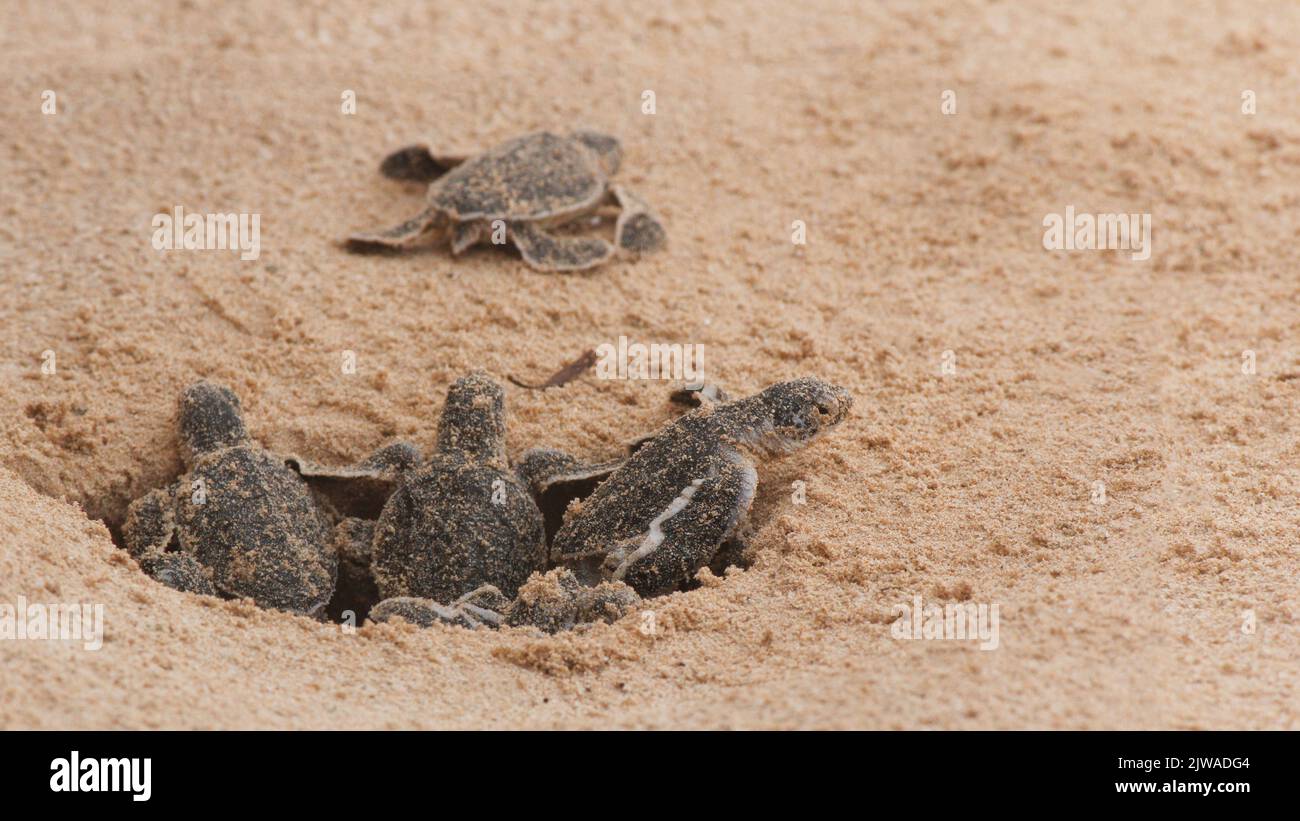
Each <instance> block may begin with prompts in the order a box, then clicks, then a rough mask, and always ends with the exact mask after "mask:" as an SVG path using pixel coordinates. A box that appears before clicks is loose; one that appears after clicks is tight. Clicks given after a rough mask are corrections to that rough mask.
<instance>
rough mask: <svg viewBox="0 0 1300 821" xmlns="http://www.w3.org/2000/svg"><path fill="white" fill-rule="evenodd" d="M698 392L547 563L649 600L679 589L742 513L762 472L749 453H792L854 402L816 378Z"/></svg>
mask: <svg viewBox="0 0 1300 821" xmlns="http://www.w3.org/2000/svg"><path fill="white" fill-rule="evenodd" d="M696 393H697V394H698V396H699V399H701V400H705V401H703V402H702V406H701V407H700V409H699V410H696V411H694V412H692V413H689V414H687V415H686V416H683V417H681V418H680V419H678V420H676V421H675V422H672V423H670V424H669V425H668V426H666V427H665V428H663V429H662V430H661V431H660V432H659V433H657V434H655V435H654V436H652V437H648V438H646V439H643V440H641V442H640V443H639V447H638V448H637V449H636V451H635V452H634V453H633V454H632V455H631V456H630V457H629V458H628V459H627V461H626V462H624V463H623V464H622V465H621V466H619V467H618V468H617V469H616V470H614V471H613V473H612V474H610V475H609V478H607V479H605V480H604V481H603V482H601V483H600V484H599V485H598V486H597V487H596V489H595V491H594V492H593V493H592V494H591V496H590V497H588V498H587V499H585V500H584V501H583V502H582V503H581V505H580V506H578V507H577V508H576V509H574V510H570V511H569V513H568V515H566V516H565V518H564V522H563V525H562V526H561V527H560V528H559V532H558V533H557V534H556V535H555V539H554V541H553V543H552V545H551V560H552V561H553V562H555V563H557V564H558V563H562V564H564V565H566V566H568V567H570V568H571V569H572V570H573V571H574V574H575V575H576V577H577V579H578V580H579V581H581V582H582V583H584V584H587V585H595V584H597V583H599V582H600V581H602V580H613V581H623V582H626V583H627V584H628V585H630V586H631V587H632V588H633V589H634V590H636V592H637V593H638V594H640V595H642V596H647V597H648V596H657V595H662V594H664V593H668V592H671V591H673V590H676V589H678V588H680V587H681V586H682V585H683V584H685V583H687V582H688V581H690V580H691V579H692V578H694V576H695V574H696V572H698V571H699V569H700V568H701V567H703V566H705V565H707V564H709V562H710V560H712V559H713V557H714V555H715V554H716V553H717V552H718V550H719V548H720V547H721V546H722V545H723V543H724V542H725V541H726V540H727V539H728V538H729V537H731V536H732V535H734V534H735V533H736V531H737V529H738V527H739V526H740V525H741V523H742V521H743V519H744V517H745V515H746V514H747V513H748V511H749V507H750V504H751V503H752V502H753V500H754V493H755V490H756V489H757V487H758V473H757V471H756V470H755V467H754V464H753V462H752V461H751V460H750V458H747V456H754V457H775V456H780V455H783V454H787V453H790V452H792V451H795V450H798V449H799V448H802V447H804V446H805V445H807V444H808V443H809V442H811V441H813V440H814V439H815V438H816V437H817V436H819V435H820V434H822V433H824V432H825V431H827V430H828V429H830V428H831V427H834V426H835V425H837V424H839V423H840V422H841V421H842V420H843V419H844V418H845V417H846V416H847V415H848V412H849V409H850V408H851V407H852V405H853V398H852V396H851V395H850V394H849V392H848V391H846V390H845V389H843V388H841V387H838V386H835V385H831V384H828V383H826V382H822V381H821V380H818V379H813V378H804V379H795V380H792V381H789V382H780V383H777V384H775V385H772V386H771V387H769V388H767V389H765V390H763V391H761V392H760V393H757V394H755V395H753V396H750V397H746V398H744V399H738V400H735V401H731V402H715V401H707V400H708V399H709V396H708V394H707V393H705V392H703V391H696ZM716 395H717V394H715V396H716ZM571 469H572V466H570V470H571Z"/></svg>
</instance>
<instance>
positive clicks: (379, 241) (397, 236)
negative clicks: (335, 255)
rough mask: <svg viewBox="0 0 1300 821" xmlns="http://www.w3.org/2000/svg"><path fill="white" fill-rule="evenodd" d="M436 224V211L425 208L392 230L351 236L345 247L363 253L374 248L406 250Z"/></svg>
mask: <svg viewBox="0 0 1300 821" xmlns="http://www.w3.org/2000/svg"><path fill="white" fill-rule="evenodd" d="M437 224H438V212H437V210H435V209H433V208H425V209H424V210H423V211H421V212H420V213H419V214H416V215H415V216H414V217H411V218H410V219H409V220H407V221H405V222H403V223H402V224H401V225H394V226H393V227H392V228H388V229H386V230H383V231H378V232H375V233H361V234H353V235H352V236H350V237H348V241H347V246H348V249H349V250H352V251H365V250H369V249H372V248H376V247H378V248H406V247H408V246H410V245H413V244H415V243H416V242H417V241H418V240H419V239H420V238H421V237H423V236H424V235H425V234H427V233H430V232H431V231H433V229H434V228H435V227H436V226H437Z"/></svg>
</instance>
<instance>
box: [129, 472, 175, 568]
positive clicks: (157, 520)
mask: <svg viewBox="0 0 1300 821" xmlns="http://www.w3.org/2000/svg"><path fill="white" fill-rule="evenodd" d="M176 488H177V485H176V484H172V485H171V486H170V487H165V488H154V489H153V490H151V491H149V492H148V493H146V494H145V495H143V496H141V497H140V498H139V499H136V500H135V501H134V502H132V503H131V504H130V506H129V507H127V509H126V521H124V522H123V523H122V540H123V541H124V542H126V552H127V553H130V554H131V558H133V559H135V560H136V561H137V562H138V561H142V560H143V559H144V558H145V557H146V556H149V555H152V554H155V553H165V552H166V551H167V550H168V548H169V547H170V546H171V544H172V541H173V540H174V539H175V538H176Z"/></svg>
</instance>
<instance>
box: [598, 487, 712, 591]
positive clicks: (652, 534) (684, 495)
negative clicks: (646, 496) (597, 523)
mask: <svg viewBox="0 0 1300 821" xmlns="http://www.w3.org/2000/svg"><path fill="white" fill-rule="evenodd" d="M703 483H704V480H703V479H694V480H692V481H691V483H690V484H689V485H687V486H686V487H684V488H682V492H681V493H679V494H677V498H676V499H673V500H672V502H670V503H669V504H668V507H666V508H664V510H663V512H662V513H660V514H659V515H658V516H656V517H654V520H653V521H651V522H650V529H649V530H648V531H647V532H646V534H645V539H643V540H642V541H641V545H640V546H639V547H637V549H636V550H633V551H632V552H631V553H630V554H628V556H627V558H625V559H623V561H621V562H619V564H618V567H617V568H616V569H615V570H614V572H613V574H612V575H613V577H614V578H615V579H616V580H618V581H622V580H623V576H624V574H626V573H627V570H628V568H629V567H631V566H632V564H633V563H634V562H636V561H637V560H639V559H642V558H645V557H646V556H648V555H650V554H651V553H653V552H655V551H656V550H658V549H659V545H661V544H663V541H664V531H663V528H662V525H663V523H664V522H666V521H668V520H669V519H671V518H672V517H674V516H676V515H677V514H678V513H681V512H682V510H683V509H684V508H685V507H686V506H687V505H688V504H690V503H691V498H692V497H694V496H695V491H697V490H699V489H700V485H701V484H703Z"/></svg>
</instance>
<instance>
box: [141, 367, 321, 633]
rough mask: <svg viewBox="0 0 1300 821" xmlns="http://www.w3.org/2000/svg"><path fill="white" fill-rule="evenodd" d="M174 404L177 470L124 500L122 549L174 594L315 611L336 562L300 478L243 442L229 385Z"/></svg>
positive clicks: (202, 386)
mask: <svg viewBox="0 0 1300 821" xmlns="http://www.w3.org/2000/svg"><path fill="white" fill-rule="evenodd" d="M179 405H180V407H179V423H180V424H179V428H180V442H181V456H182V459H183V461H184V463H185V467H186V473H185V474H184V475H182V476H181V477H180V479H178V480H177V482H176V483H175V484H173V485H171V486H170V487H167V488H161V489H155V490H152V491H150V492H149V493H147V494H146V495H144V496H142V497H140V498H139V499H137V500H135V501H134V502H132V503H131V505H130V507H129V508H128V509H127V516H126V521H125V522H124V524H123V536H124V541H125V542H126V547H127V550H128V552H130V554H131V555H132V556H133V557H135V558H136V560H137V561H139V563H140V565H141V568H142V569H143V570H144V571H145V572H146V573H148V574H150V575H151V576H153V577H154V578H155V579H156V580H158V581H159V582H162V583H163V584H166V585H168V586H170V587H174V588H176V589H178V590H182V591H187V592H196V593H207V594H214V593H220V594H223V595H226V596H232V597H248V598H251V599H253V601H254V602H256V603H257V604H258V605H259V606H261V607H267V608H273V609H277V610H285V611H288V612H291V613H301V614H307V615H317V614H319V613H320V612H321V610H322V608H324V606H325V604H326V603H327V602H328V601H329V600H330V596H331V595H332V594H333V593H334V583H335V577H336V574H337V571H338V558H337V556H336V554H335V552H334V551H333V550H332V549H331V547H330V522H329V520H328V516H327V515H326V513H325V511H324V510H323V509H322V508H321V506H320V505H319V503H318V502H317V500H316V498H315V497H314V496H313V495H312V492H311V490H310V489H309V488H308V486H307V484H306V482H305V481H304V480H303V479H302V477H300V476H299V475H298V474H297V473H295V472H294V471H292V470H290V469H289V468H288V467H286V466H285V464H284V462H283V461H282V460H280V459H278V458H277V457H275V456H273V455H272V454H270V453H268V452H267V451H265V450H263V449H262V448H261V447H259V446H258V445H257V444H256V443H255V442H253V440H252V439H250V438H249V436H248V432H247V430H246V429H245V427H244V420H243V416H242V414H241V410H240V403H239V397H237V396H236V395H235V394H234V393H233V392H232V391H231V390H230V389H228V388H225V387H222V386H220V385H216V384H213V383H211V382H206V381H204V382H197V383H195V384H193V385H190V386H189V387H188V388H186V389H185V390H184V391H183V392H182V393H181V397H180V403H179ZM173 548H175V549H173Z"/></svg>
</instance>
